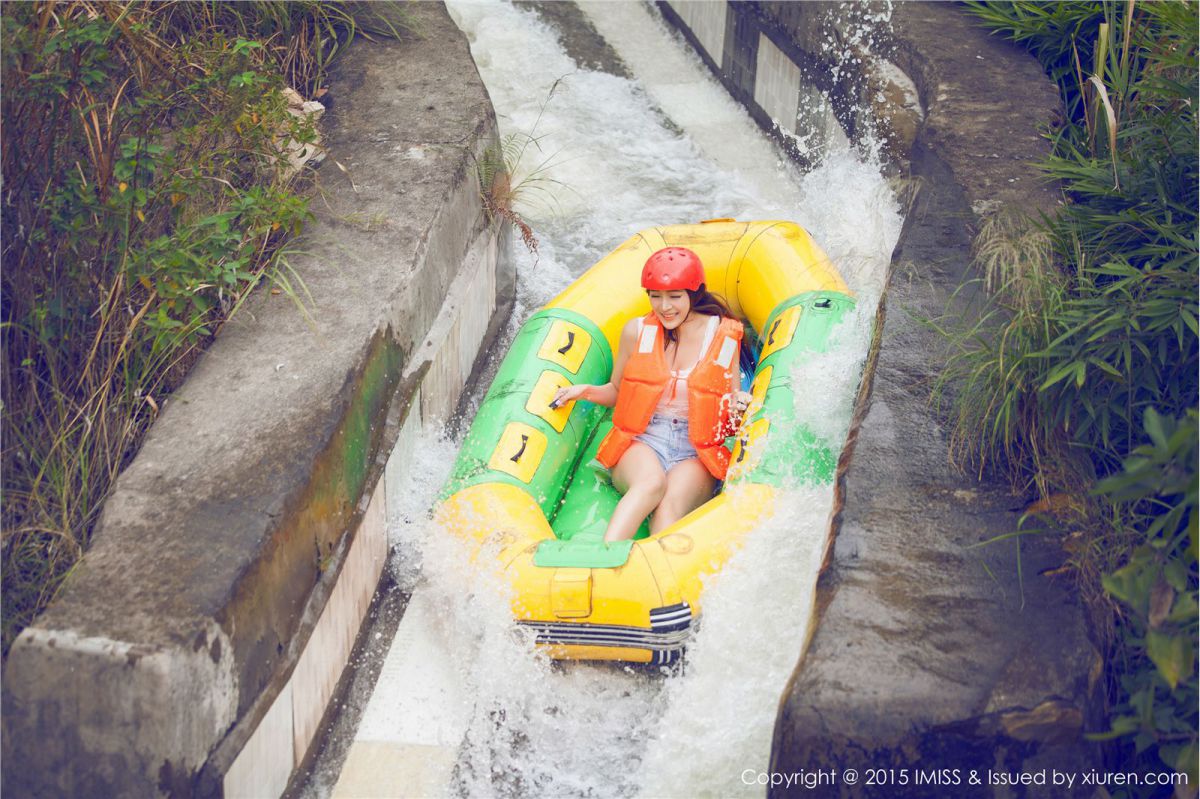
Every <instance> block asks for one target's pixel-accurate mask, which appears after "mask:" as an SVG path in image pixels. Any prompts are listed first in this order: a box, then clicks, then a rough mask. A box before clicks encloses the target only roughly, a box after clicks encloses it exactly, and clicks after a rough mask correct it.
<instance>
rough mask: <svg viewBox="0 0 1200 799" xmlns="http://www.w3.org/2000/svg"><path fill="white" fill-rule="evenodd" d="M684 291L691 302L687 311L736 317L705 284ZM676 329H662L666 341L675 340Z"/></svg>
mask: <svg viewBox="0 0 1200 799" xmlns="http://www.w3.org/2000/svg"><path fill="white" fill-rule="evenodd" d="M684 291H686V292H687V295H688V301H689V302H690V303H691V308H690V309H689V313H690V311H695V312H697V313H702V314H707V315H709V316H719V317H721V318H723V319H736V318H737V317H736V316H734V315H733V311H731V310H729V305H728V304H727V303H726V302H725V300H723V299H721V298H720V297H718V296H717V295H716V294H713V293H712V292H711V291H709V290H708V288H707V286H705V284H703V283H701V284H700V288H698V289H696V290H695V291H692V290H691V289H684ZM678 330H679V328H675V330H665V331H663V332H665V333H666V334H667V341H675V340H676V338H675V337H676V332H677V331H678Z"/></svg>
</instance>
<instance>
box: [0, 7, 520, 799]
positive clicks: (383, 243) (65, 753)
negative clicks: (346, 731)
mask: <svg viewBox="0 0 1200 799" xmlns="http://www.w3.org/2000/svg"><path fill="white" fill-rule="evenodd" d="M409 13H410V14H412V15H413V17H414V19H415V22H416V24H417V30H418V35H417V36H410V37H408V38H406V39H405V40H403V41H399V42H395V41H379V42H375V43H369V42H365V41H359V42H356V43H355V44H354V46H353V47H351V48H350V49H349V51H348V52H347V53H346V54H345V55H344V56H342V57H341V58H340V60H339V62H338V64H337V66H336V69H335V72H334V76H333V80H332V83H331V91H330V94H329V97H330V98H331V99H332V101H333V102H332V108H331V109H330V112H329V113H328V114H327V116H326V118H325V120H326V125H327V127H326V140H327V142H328V150H329V156H328V157H327V159H326V161H325V164H324V166H323V167H322V169H321V171H320V173H319V180H318V181H317V187H316V190H315V194H314V198H313V203H312V207H313V209H314V211H315V214H316V218H315V220H314V221H313V222H312V224H310V225H309V226H308V228H307V229H306V231H305V233H304V235H303V237H302V238H301V239H300V240H299V241H298V242H296V243H295V244H293V245H292V249H293V250H294V254H293V255H291V256H290V258H289V261H290V265H291V268H292V269H293V270H294V276H295V278H297V280H294V281H293V287H294V288H295V289H296V291H297V294H298V295H299V296H300V297H301V298H307V297H308V296H310V295H311V298H312V302H311V304H309V305H307V307H306V308H305V309H304V310H303V311H302V310H300V309H299V308H297V307H296V304H295V303H294V301H293V299H292V298H291V297H289V296H287V295H286V294H274V293H271V292H269V291H266V290H262V291H260V292H258V293H257V294H256V296H254V297H252V298H251V300H250V301H249V302H248V303H247V305H246V307H245V308H244V309H243V310H242V311H241V312H240V313H239V315H238V317H237V318H236V319H235V320H234V321H232V322H230V323H229V324H227V325H226V326H225V327H224V328H223V329H222V330H221V332H220V335H219V337H218V339H217V341H216V342H215V343H214V345H213V346H212V347H211V348H210V349H209V350H208V352H206V353H205V355H204V356H203V358H202V359H201V360H200V362H199V363H198V364H197V366H196V367H195V369H194V370H193V372H192V374H191V375H190V377H189V378H188V380H187V381H186V382H185V384H184V385H183V386H182V387H181V388H180V389H179V390H178V391H177V392H176V393H175V395H174V396H173V397H172V398H171V399H170V400H169V401H168V402H167V403H166V404H165V407H164V408H163V411H162V414H161V416H160V417H159V419H158V420H157V421H156V423H155V425H154V427H153V429H152V430H151V432H150V434H149V436H148V437H147V439H146V441H145V443H144V445H143V447H142V449H141V451H140V453H139V454H138V456H137V457H136V458H135V460H134V461H133V462H132V463H131V464H130V466H129V467H128V468H127V469H126V470H125V471H124V473H123V474H122V475H121V477H120V478H119V479H118V481H117V484H116V486H115V490H114V492H113V493H112V495H111V496H110V498H109V499H108V501H107V503H106V505H105V508H104V511H103V515H102V517H101V520H100V523H99V525H98V527H97V530H96V533H95V536H94V543H93V545H92V548H91V549H90V551H89V552H88V553H87V554H86V556H85V557H84V559H83V560H82V562H81V564H80V565H79V567H78V568H77V569H76V571H75V572H74V573H73V574H72V575H71V576H70V578H69V579H68V580H67V582H66V585H65V588H64V590H63V592H62V594H61V595H60V596H59V597H58V598H57V599H56V600H55V602H54V603H53V604H52V605H51V606H50V608H49V609H48V610H47V611H46V612H45V613H44V614H43V615H42V616H41V617H40V618H39V619H37V620H36V622H35V623H34V624H33V625H31V626H30V627H29V628H28V629H27V630H26V631H25V632H24V633H23V634H22V635H21V636H20V638H19V639H18V640H17V641H16V643H15V644H14V646H13V648H12V652H11V654H10V656H9V659H8V664H7V668H6V672H5V674H4V689H3V690H4V707H3V716H4V718H3V731H4V766H5V767H4V789H5V793H8V792H10V791H11V792H12V793H13V795H14V796H15V795H32V796H57V795H64V796H65V795H74V796H85V795H86V796H155V795H160V796H190V795H198V794H201V793H208V792H216V791H217V790H218V788H217V787H215V786H217V785H218V784H219V778H220V774H219V773H218V774H212V773H211V771H212V769H211V768H210V769H209V773H207V776H206V777H205V778H204V779H201V778H200V777H199V776H198V775H200V774H201V772H202V771H203V770H204V769H205V766H206V763H208V762H209V761H210V757H211V756H212V755H213V753H214V752H216V751H218V749H219V747H221V746H222V745H223V746H224V750H222V751H223V752H224V754H223V755H222V756H221V758H218V760H220V761H221V762H223V763H224V764H225V765H228V762H229V760H230V759H231V758H230V756H231V754H236V749H237V748H238V746H237V740H239V739H240V740H244V739H245V737H246V735H247V734H248V732H247V731H248V730H252V729H253V727H254V725H255V724H256V723H257V717H258V716H260V715H261V714H262V713H263V712H265V710H264V709H265V707H266V706H267V705H268V704H269V703H270V701H271V700H272V698H273V696H274V694H276V693H277V692H278V691H279V690H280V689H281V687H282V685H283V683H284V682H285V681H286V680H287V678H288V676H289V674H290V672H291V670H292V669H293V668H294V666H295V664H296V660H297V657H298V653H299V651H300V650H301V648H302V647H303V645H304V644H305V642H306V641H307V637H308V635H309V633H310V632H311V630H312V626H313V624H314V623H315V619H316V618H317V616H319V615H320V612H321V610H322V608H323V607H324V605H325V601H326V599H327V598H328V596H329V595H330V593H331V591H332V587H333V585H334V583H335V581H336V579H337V577H338V574H339V570H340V566H341V558H343V557H344V554H345V552H346V550H347V549H348V541H349V539H350V537H351V536H352V535H353V531H354V530H355V529H356V525H357V523H358V520H359V519H360V518H361V517H362V515H363V513H364V511H365V509H366V506H367V501H368V500H369V499H370V492H371V490H372V489H373V487H374V486H375V485H376V483H377V482H378V481H379V476H380V474H381V473H382V470H383V465H384V462H385V460H386V457H387V455H388V453H390V452H391V450H392V447H393V445H394V444H395V440H396V436H397V434H398V431H399V427H400V424H401V423H402V422H403V420H404V416H405V414H406V413H408V411H409V407H410V404H411V403H412V400H413V397H414V396H415V392H416V389H417V387H418V385H419V383H420V378H421V376H422V375H423V373H424V372H423V371H422V370H416V371H415V372H414V370H413V369H412V366H413V364H415V363H417V362H418V361H420V359H421V354H420V353H414V352H413V350H414V348H415V347H416V346H417V345H418V344H419V343H420V342H422V341H423V339H424V338H425V336H426V334H427V332H428V331H429V330H430V328H431V327H432V326H433V325H434V324H435V323H436V322H437V319H438V314H439V309H441V308H442V301H443V299H444V298H445V296H446V294H447V291H448V289H449V287H450V285H451V283H452V282H453V281H454V279H455V277H456V275H457V274H458V271H459V269H460V267H461V265H462V264H463V263H464V261H465V260H466V259H467V258H468V256H469V254H470V253H472V252H478V251H479V250H480V247H481V244H480V242H483V241H486V240H487V239H489V238H494V237H495V235H497V232H496V230H495V229H494V227H492V226H491V225H490V224H489V221H488V220H487V219H486V217H485V215H484V213H483V210H482V207H481V203H480V187H479V185H478V181H477V178H476V173H475V169H474V165H475V163H476V161H477V159H478V158H479V157H480V156H481V155H482V153H483V151H484V150H485V149H486V148H489V147H495V146H496V145H497V136H496V122H495V117H494V112H493V110H492V107H491V102H490V100H489V98H488V96H487V92H486V90H485V88H484V86H483V84H482V82H481V81H480V79H479V76H478V73H477V72H476V70H475V67H474V63H473V62H472V61H471V57H470V52H469V49H468V46H467V42H466V40H465V38H464V37H463V36H462V34H461V33H460V32H459V31H458V29H457V28H456V27H455V26H454V25H453V23H452V22H451V21H450V19H449V17H448V15H447V14H446V12H445V9H444V8H443V7H442V6H441V5H440V4H415V5H413V6H412V7H411V8H410V9H409ZM485 249H486V248H485ZM495 250H496V248H495V246H494V244H493V245H492V246H491V247H490V251H491V252H492V253H494V252H495ZM301 281H302V285H301ZM503 282H504V281H501V284H503ZM406 370H407V377H405V375H406ZM426 393H428V392H426ZM422 401H423V402H425V403H435V404H437V403H440V405H441V406H445V407H449V408H453V406H454V403H455V401H456V397H432V396H427V397H423V400H422ZM218 765H219V764H218ZM217 770H218V771H220V768H218V769H217ZM206 786H207V787H206Z"/></svg>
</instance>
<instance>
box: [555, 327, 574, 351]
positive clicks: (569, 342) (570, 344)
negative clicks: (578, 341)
mask: <svg viewBox="0 0 1200 799" xmlns="http://www.w3.org/2000/svg"><path fill="white" fill-rule="evenodd" d="M574 346H575V333H574V331H572V330H568V331H567V346H565V347H563V348H562V349H561V350H559V351H558V354H559V355H566V354H567V350H569V349H571V347H574Z"/></svg>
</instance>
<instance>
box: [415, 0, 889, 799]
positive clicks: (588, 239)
mask: <svg viewBox="0 0 1200 799" xmlns="http://www.w3.org/2000/svg"><path fill="white" fill-rule="evenodd" d="M583 7H584V9H585V11H586V13H587V14H588V15H589V16H590V17H591V19H592V20H593V22H594V23H595V25H596V27H597V28H598V29H599V30H600V32H601V33H602V34H604V35H605V36H606V38H607V39H609V41H610V42H611V43H612V44H613V46H614V47H615V48H616V49H617V50H618V52H619V53H620V55H621V56H622V58H623V59H624V60H625V61H626V63H627V64H628V65H629V67H630V69H631V71H632V72H633V73H634V74H635V75H637V76H639V79H638V80H634V81H630V80H626V79H622V78H618V77H615V76H612V75H608V74H604V73H599V72H593V71H588V70H580V69H578V68H577V67H576V65H575V64H574V62H573V61H572V60H571V59H570V58H569V57H567V56H566V55H565V53H564V52H563V50H562V48H561V47H560V46H559V44H558V41H557V38H556V35H555V33H554V31H553V30H552V29H551V28H549V27H548V26H546V25H545V24H544V23H542V22H541V21H540V20H539V19H538V18H537V16H536V15H535V14H534V13H533V12H529V11H523V10H519V9H516V8H513V7H512V6H509V5H503V4H499V3H476V2H459V0H453V1H452V2H450V3H449V8H450V11H451V14H452V16H453V17H454V19H455V21H456V22H457V23H458V25H459V26H460V27H461V28H462V29H463V30H464V31H465V32H466V34H467V36H468V37H469V39H470V41H471V47H472V52H473V54H474V56H475V59H476V62H477V63H478V65H479V70H480V73H481V75H482V77H483V79H484V82H485V83H486V84H487V87H488V91H489V93H490V94H491V97H492V101H493V104H494V105H495V107H496V110H497V113H498V115H499V120H500V127H501V133H502V135H513V136H515V137H516V138H514V139H513V141H514V142H525V143H526V145H527V146H526V147H525V154H524V157H523V158H522V161H521V163H520V164H519V165H518V169H517V171H516V175H515V179H514V184H522V181H524V183H523V185H522V186H521V190H520V191H519V197H518V202H517V205H516V209H517V211H518V212H519V213H520V214H521V215H522V216H523V217H524V218H525V219H526V220H527V221H528V222H529V223H530V225H532V227H533V229H534V230H535V231H536V233H537V236H538V240H539V256H538V258H537V259H536V260H535V258H534V257H533V256H531V255H530V254H529V253H527V252H525V251H524V250H523V249H522V248H521V245H520V244H517V245H515V248H516V253H515V257H516V259H517V263H518V287H517V291H518V303H517V309H516V311H515V313H514V319H513V322H512V323H511V324H510V326H509V331H508V337H509V338H511V335H512V334H513V333H514V332H515V330H516V328H517V327H518V326H519V324H520V322H522V321H524V319H525V318H527V317H528V316H529V314H531V313H532V312H533V311H535V310H536V309H537V308H538V307H540V306H541V305H543V304H544V303H545V302H547V301H548V300H550V299H551V298H552V297H553V296H554V295H556V294H557V293H558V292H559V291H561V290H562V289H563V288H564V287H565V286H566V285H567V284H568V283H569V282H570V281H571V280H572V279H574V277H576V276H578V275H579V274H581V273H582V272H583V271H584V270H585V269H587V267H588V266H590V265H591V264H592V263H593V262H595V261H596V260H598V259H599V258H600V257H601V256H603V255H604V254H606V253H607V252H609V251H610V250H611V249H612V248H613V247H615V246H616V245H617V244H619V243H620V242H621V241H623V240H624V239H626V238H628V237H629V236H630V235H631V234H632V233H634V232H636V231H637V230H639V229H642V228H646V227H651V226H654V225H662V224H674V223H690V222H697V221H699V220H701V219H707V218H714V217H735V218H738V219H743V220H753V219H772V218H777V219H789V220H793V221H796V222H798V223H799V224H801V225H802V226H804V227H805V228H806V229H808V230H809V231H810V232H811V233H812V235H813V237H814V238H815V239H816V241H817V242H818V243H819V244H820V245H821V246H822V247H823V248H824V249H825V250H826V251H827V252H828V253H829V255H830V256H831V257H832V258H833V260H834V262H835V263H837V264H838V265H839V268H840V269H841V271H842V273H843V276H844V277H845V278H846V280H847V283H848V284H849V285H850V288H851V290H852V291H853V292H854V294H855V295H856V297H857V299H858V302H859V309H858V311H856V312H855V313H853V314H851V315H850V316H849V317H848V319H847V321H846V322H845V323H844V324H842V325H841V327H840V329H839V330H838V331H837V334H836V336H835V344H834V346H833V347H832V349H831V350H830V351H829V352H828V353H826V354H823V355H821V356H819V357H817V358H814V359H812V360H810V361H808V362H806V363H804V364H801V365H800V366H798V367H797V370H798V373H797V374H796V375H794V376H793V377H794V381H795V384H797V385H804V386H807V387H808V388H807V393H806V394H799V395H798V397H797V403H798V404H797V412H798V416H799V418H800V419H801V420H802V421H804V422H805V423H806V424H808V425H809V426H810V427H811V428H812V429H813V430H814V432H816V433H817V435H818V436H820V437H821V438H823V439H825V440H827V441H829V442H834V447H835V449H840V446H841V443H840V442H841V441H843V440H844V438H845V435H846V430H847V427H848V424H849V413H850V407H851V403H852V399H853V396H854V393H855V391H856V390H857V387H858V382H859V376H860V373H861V369H862V363H863V360H864V357H865V353H866V348H867V343H868V340H869V334H870V323H871V319H872V318H873V315H874V309H875V305H876V303H877V299H878V296H879V292H880V290H881V287H882V284H883V280H884V274H885V270H886V265H887V262H888V259H889V257H890V254H891V249H892V246H893V245H894V242H895V240H896V237H897V236H898V234H899V229H900V221H901V220H900V216H899V213H898V210H897V204H896V202H895V200H894V198H893V197H892V195H891V193H890V192H889V190H888V188H887V185H886V183H885V181H884V180H883V179H882V178H881V177H880V174H879V168H878V166H877V165H875V164H873V163H871V162H870V161H869V160H864V158H863V156H862V155H860V154H859V153H856V152H853V151H851V150H850V149H848V148H843V149H841V150H839V151H835V152H832V153H828V154H826V156H825V160H824V161H823V163H822V165H821V166H820V167H819V168H817V169H815V170H814V171H812V172H810V173H808V174H800V173H799V172H798V171H796V170H795V169H794V168H793V167H792V166H791V165H790V162H788V161H787V160H786V159H785V158H784V157H782V156H781V154H780V152H779V150H778V149H777V147H776V146H775V145H774V144H773V143H772V142H771V141H770V140H769V139H768V138H767V137H765V136H764V135H763V134H762V132H761V131H760V130H759V129H758V128H757V127H756V126H755V125H754V123H753V122H752V121H751V120H750V119H749V117H748V116H747V114H746V113H745V111H744V110H743V109H741V108H740V107H739V106H737V105H736V104H735V103H734V102H733V101H732V100H731V99H730V98H729V97H728V95H727V94H726V93H725V91H724V89H723V88H721V86H720V85H719V84H718V83H717V82H716V81H715V80H714V79H712V78H711V77H710V76H709V74H708V72H707V70H706V69H705V68H704V67H703V65H702V64H701V63H700V62H699V60H698V59H697V58H696V57H695V56H694V55H693V54H691V53H690V52H689V51H688V50H686V49H685V48H684V47H683V46H682V44H681V43H680V42H679V40H678V38H677V35H676V34H674V33H673V32H672V31H671V30H670V29H669V28H668V27H667V26H666V25H665V24H664V23H663V22H662V21H661V19H659V18H657V17H656V16H654V15H653V14H652V12H649V11H647V10H646V8H645V7H644V6H643V5H642V4H640V3H632V2H622V3H587V4H584V6H583ZM664 75H665V76H666V77H663V76H664ZM667 78H669V80H668V79H667ZM701 120H702V121H701ZM713 130H720V131H721V132H722V134H721V135H720V136H714V135H712V131H713ZM506 349H507V341H504V342H502V343H500V344H499V345H498V346H497V347H496V350H495V352H494V353H493V357H494V358H496V359H499V358H502V357H503V353H504V351H505V350H506ZM485 389H486V386H483V387H481V389H480V393H482V391H483V390H485ZM478 399H479V397H476V402H478ZM457 447H458V442H457V441H454V440H450V439H449V438H448V437H447V436H446V434H445V433H444V432H441V431H427V432H426V433H425V434H424V435H423V440H422V442H421V446H420V447H418V450H419V451H422V452H425V453H427V455H428V458H427V463H426V464H423V468H422V469H420V470H414V474H412V475H410V476H409V477H408V483H407V485H406V486H405V491H404V496H405V500H404V501H405V505H404V506H403V508H402V510H401V513H400V515H399V517H398V518H397V519H396V521H394V522H393V527H392V529H391V536H392V539H393V544H394V546H395V551H396V552H397V555H396V558H395V559H394V561H393V563H392V564H391V568H392V570H393V572H394V574H395V575H396V577H397V580H398V581H399V582H400V584H401V585H402V586H403V587H405V588H419V590H421V591H423V592H426V593H427V594H428V595H429V596H430V597H432V598H433V603H434V605H436V606H437V607H440V608H443V609H444V611H443V613H444V616H443V621H444V624H443V625H442V628H441V630H440V631H439V633H438V635H439V636H440V638H439V640H440V642H441V645H443V646H445V647H446V648H447V649H448V650H449V651H450V652H451V661H452V662H453V663H455V664H456V665H455V667H454V668H455V669H457V674H456V675H455V678H456V679H457V681H458V682H459V684H460V685H461V686H462V688H463V695H464V696H465V697H466V698H467V699H466V700H465V701H466V705H467V706H466V707H464V708H463V712H464V714H465V716H466V717H467V718H468V719H469V722H468V723H467V732H466V735H465V737H464V740H463V743H462V745H461V747H460V750H459V751H460V754H459V759H458V763H457V766H456V768H455V777H454V780H453V781H452V783H451V784H450V785H447V786H446V793H447V795H465V796H503V797H516V796H596V797H607V796H622V797H624V796H654V797H657V796H680V797H684V796H686V797H694V796H738V795H745V796H754V795H761V794H762V793H763V788H762V787H761V786H758V785H745V784H744V783H743V782H742V780H741V775H742V773H743V772H744V771H745V770H746V769H755V770H758V771H764V770H766V766H767V759H768V757H769V751H770V743H771V735H772V730H773V726H774V721H775V713H776V709H777V706H778V702H779V698H780V694H781V692H782V690H783V687H784V684H785V683H786V681H787V678H788V676H789V674H790V672H791V670H792V668H793V666H794V664H795V662H796V660H797V658H798V657H799V655H800V652H801V648H802V646H803V642H804V639H805V636H806V633H807V626H808V621H809V617H810V616H811V609H812V603H813V589H814V585H815V580H816V575H817V569H818V568H819V564H820V558H821V556H822V549H823V545H824V536H825V532H826V530H827V528H828V523H829V515H830V510H831V505H832V486H822V487H820V488H798V489H794V490H792V491H789V492H786V494H785V496H784V499H783V500H782V501H781V502H780V505H779V510H778V512H777V513H776V515H775V517H774V518H773V519H770V520H767V521H765V522H764V523H763V524H762V525H761V526H760V527H759V528H758V529H757V530H755V532H754V533H753V534H752V535H751V536H750V537H749V538H748V540H747V543H746V545H745V546H744V547H743V548H742V549H741V550H740V551H739V552H738V553H737V554H736V555H735V556H734V557H733V558H732V559H731V560H730V561H729V563H728V564H727V565H726V567H725V568H724V570H723V571H722V572H721V573H720V574H719V575H715V576H713V577H712V578H710V579H709V580H708V584H707V588H706V593H705V597H704V611H703V619H702V627H701V629H700V631H699V633H698V634H697V636H696V638H695V640H694V642H693V643H692V644H691V645H690V647H689V649H688V653H687V657H686V659H685V663H684V667H683V668H682V669H678V670H675V671H671V672H666V671H658V670H654V669H649V668H644V667H626V666H621V665H612V664H585V663H552V662H550V661H548V660H547V659H545V658H544V657H542V656H540V655H538V654H537V653H535V652H534V651H533V649H532V645H531V642H530V641H529V639H528V637H526V636H524V635H522V634H521V633H520V632H518V631H517V630H515V629H514V627H513V625H512V624H511V613H510V607H509V601H508V598H507V597H506V596H505V595H504V589H503V588H502V587H501V586H500V584H499V581H497V580H495V579H494V578H493V577H492V576H490V575H485V574H481V573H480V572H479V570H476V569H474V568H473V567H472V566H471V565H470V564H468V563H467V562H466V560H465V557H464V555H463V553H462V551H461V549H460V548H459V547H458V546H457V545H456V543H455V542H454V541H452V540H451V539H449V537H447V536H445V535H443V534H441V533H440V531H439V530H437V529H436V528H435V527H434V526H433V525H432V524H431V523H430V522H428V521H427V519H428V511H429V508H430V506H431V504H432V502H433V499H434V497H435V495H436V493H437V491H438V490H439V489H440V487H441V485H442V484H443V482H444V481H445V479H446V476H447V475H448V473H449V470H450V468H451V465H452V462H453V460H454V457H455V456H456V453H457Z"/></svg>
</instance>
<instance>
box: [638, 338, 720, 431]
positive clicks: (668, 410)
mask: <svg viewBox="0 0 1200 799" xmlns="http://www.w3.org/2000/svg"><path fill="white" fill-rule="evenodd" d="M720 321H721V319H720V317H718V316H710V317H708V326H707V327H706V328H705V329H704V341H703V342H701V344H700V354H699V355H697V356H696V360H695V361H694V362H693V363H692V365H691V366H689V367H688V368H686V369H672V370H671V377H670V379H669V380H667V387H666V389H665V390H663V393H662V397H661V398H660V399H659V400H658V407H657V408H655V409H654V412H655V413H658V414H661V415H663V416H669V417H672V418H674V419H686V418H687V415H688V375H690V374H691V373H692V370H693V369H695V368H696V364H698V363H700V359H701V358H703V357H704V354H705V353H706V352H708V348H709V346H711V345H712V340H713V337H714V336H715V335H716V334H717V325H718V324H719V323H720ZM644 325H645V322H644V321H643V320H642V319H638V335H639V337H640V336H641V333H642V327H643V326H644ZM663 332H664V335H665V333H666V331H663ZM663 346H664V347H665V346H666V342H665V341H664V342H663Z"/></svg>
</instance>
